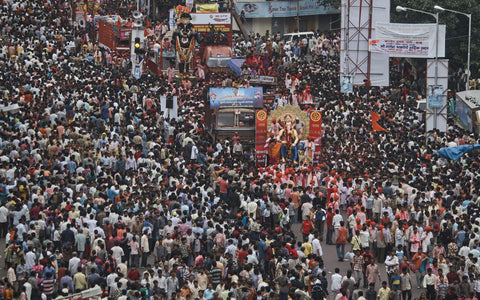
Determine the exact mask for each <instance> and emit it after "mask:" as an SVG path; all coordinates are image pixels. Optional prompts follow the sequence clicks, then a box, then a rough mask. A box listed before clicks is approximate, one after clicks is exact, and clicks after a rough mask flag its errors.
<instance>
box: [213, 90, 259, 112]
mask: <svg viewBox="0 0 480 300" xmlns="http://www.w3.org/2000/svg"><path fill="white" fill-rule="evenodd" d="M219 107H254V108H263V88H262V87H248V88H234V87H232V88H210V108H211V109H215V108H219Z"/></svg>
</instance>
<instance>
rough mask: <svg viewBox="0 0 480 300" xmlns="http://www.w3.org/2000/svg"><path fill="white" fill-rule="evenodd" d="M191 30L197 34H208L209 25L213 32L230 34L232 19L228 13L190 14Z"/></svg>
mask: <svg viewBox="0 0 480 300" xmlns="http://www.w3.org/2000/svg"><path fill="white" fill-rule="evenodd" d="M191 16H192V21H191V23H192V24H193V29H194V30H196V31H197V32H209V31H210V25H213V26H214V27H215V30H220V31H222V32H230V31H231V30H232V17H231V14H230V13H203V14H191Z"/></svg>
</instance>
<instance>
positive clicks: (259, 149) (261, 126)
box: [255, 110, 268, 167]
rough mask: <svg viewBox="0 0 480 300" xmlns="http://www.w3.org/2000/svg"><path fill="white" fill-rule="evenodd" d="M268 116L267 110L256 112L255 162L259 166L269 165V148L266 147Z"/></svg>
mask: <svg viewBox="0 0 480 300" xmlns="http://www.w3.org/2000/svg"><path fill="white" fill-rule="evenodd" d="M267 117H268V114H267V111H266V110H258V111H257V113H256V114H255V129H256V130H255V164H256V166H257V167H265V166H266V165H267V153H268V149H267V148H265V142H266V141H267V134H268V129H267Z"/></svg>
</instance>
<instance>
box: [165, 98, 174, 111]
mask: <svg viewBox="0 0 480 300" xmlns="http://www.w3.org/2000/svg"><path fill="white" fill-rule="evenodd" d="M165 107H166V108H173V96H172V95H168V96H167V100H166V101H165Z"/></svg>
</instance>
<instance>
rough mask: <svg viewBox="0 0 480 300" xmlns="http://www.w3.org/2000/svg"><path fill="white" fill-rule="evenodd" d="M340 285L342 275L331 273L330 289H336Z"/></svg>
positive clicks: (338, 288)
mask: <svg viewBox="0 0 480 300" xmlns="http://www.w3.org/2000/svg"><path fill="white" fill-rule="evenodd" d="M341 287H342V275H340V274H338V273H335V274H333V275H332V285H331V289H332V291H338V290H340V288H341Z"/></svg>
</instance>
